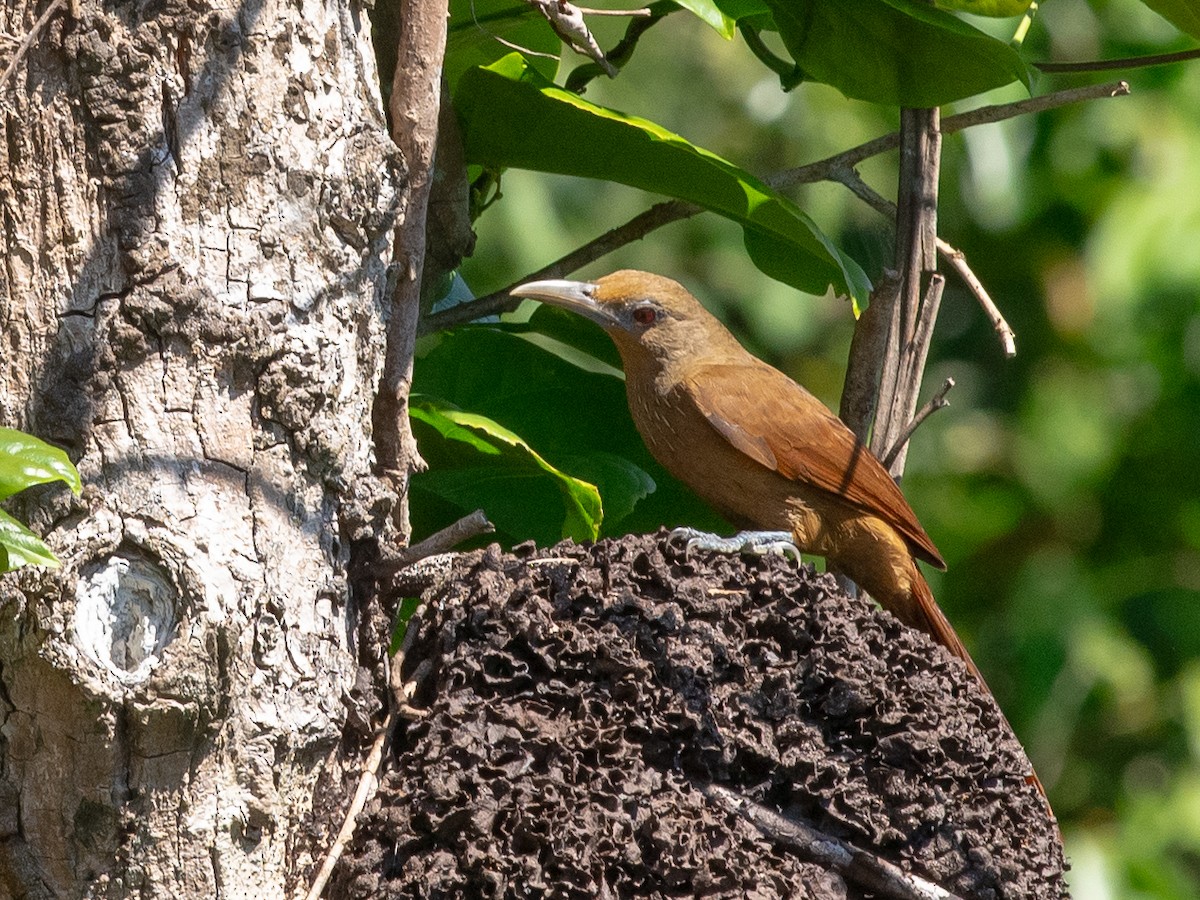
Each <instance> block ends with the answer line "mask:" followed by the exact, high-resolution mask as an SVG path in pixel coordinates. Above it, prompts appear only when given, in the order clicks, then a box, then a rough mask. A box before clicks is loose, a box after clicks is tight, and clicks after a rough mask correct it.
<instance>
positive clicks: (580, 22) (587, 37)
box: [525, 0, 617, 78]
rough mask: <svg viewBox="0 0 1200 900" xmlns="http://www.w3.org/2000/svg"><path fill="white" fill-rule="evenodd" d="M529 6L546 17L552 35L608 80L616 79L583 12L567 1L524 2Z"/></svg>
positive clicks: (612, 68) (614, 68)
mask: <svg viewBox="0 0 1200 900" xmlns="http://www.w3.org/2000/svg"><path fill="white" fill-rule="evenodd" d="M525 2H527V3H528V4H529V5H530V6H532V7H534V8H535V9H536V10H537V11H538V12H540V13H541V14H542V15H543V16H545V17H546V21H547V22H549V23H550V27H551V28H553V29H554V33H555V34H557V35H558V36H559V38H560V39H561V40H562V42H563V43H564V44H566V45H567V46H568V47H570V48H571V49H572V50H574V51H575V52H576V53H578V54H579V55H580V56H586V57H588V58H589V59H591V60H592V61H593V62H594V63H595V64H596V65H598V66H599V67H600V68H601V69H603V70H604V74H605V75H607V76H608V77H609V78H616V77H617V69H616V66H614V65H613V64H612V63H610V62H609V61H608V59H607V58H606V57H605V56H604V51H603V50H601V49H600V45H599V44H598V43H596V38H595V37H593V36H592V32H591V29H589V28H588V26H587V22H586V21H585V20H584V18H583V10H581V9H580V8H579V7H578V6H576V5H575V4H573V3H571V2H569V0H525Z"/></svg>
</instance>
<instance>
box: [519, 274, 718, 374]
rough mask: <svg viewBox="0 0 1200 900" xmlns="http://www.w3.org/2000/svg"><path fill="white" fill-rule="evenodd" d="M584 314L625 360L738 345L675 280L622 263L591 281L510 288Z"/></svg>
mask: <svg viewBox="0 0 1200 900" xmlns="http://www.w3.org/2000/svg"><path fill="white" fill-rule="evenodd" d="M512 295H513V296H514V297H529V298H531V299H534V300H541V301H542V302H543V303H549V304H552V305H553V306H560V307H562V308H563V309H569V310H571V311H572V312H576V313H579V314H580V315H582V316H586V317H587V318H589V319H591V320H592V321H593V322H596V323H597V324H598V325H600V326H601V327H602V328H603V329H604V330H605V331H607V332H608V333H609V335H611V336H612V339H613V341H614V342H615V343H616V345H617V349H618V350H620V351H621V357H622V359H624V360H625V364H626V368H628V367H629V365H630V363H631V362H634V361H637V362H640V363H643V364H644V363H647V362H650V361H651V360H653V361H655V362H657V363H658V364H659V365H667V364H668V363H670V362H672V361H679V360H686V359H691V358H695V357H696V356H699V355H702V354H703V355H707V356H711V355H713V354H720V353H722V352H724V351H729V352H735V351H734V348H736V351H737V352H741V347H740V345H738V343H737V341H736V340H735V339H734V337H733V335H731V334H730V333H729V332H728V331H726V330H725V327H724V326H723V325H721V323H720V322H718V321H717V319H716V317H715V316H713V315H712V313H710V312H709V311H708V310H706V309H705V308H704V307H703V306H701V305H700V301H699V300H697V299H696V298H695V297H693V296H692V295H691V294H690V293H688V291H687V289H686V288H684V286H683V285H681V284H680V283H679V282H677V281H672V280H671V279H670V278H663V277H662V276H661V275H652V274H650V273H649V272H638V271H635V270H633V269H624V270H622V271H620V272H613V273H612V274H611V275H605V276H604V277H603V278H599V279H597V280H596V281H563V280H558V279H555V280H553V281H531V282H529V283H528V284H523V285H521V286H520V287H518V288H515V289H514V290H513V291H512Z"/></svg>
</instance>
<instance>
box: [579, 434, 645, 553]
mask: <svg viewBox="0 0 1200 900" xmlns="http://www.w3.org/2000/svg"><path fill="white" fill-rule="evenodd" d="M563 468H565V469H568V470H569V471H570V472H571V473H572V474H573V475H575V476H576V477H578V478H583V479H585V480H587V481H589V482H591V483H592V484H594V485H596V487H597V488H599V490H600V496H601V498H602V499H603V500H604V526H605V529H607V530H609V532H610V533H611V529H612V526H614V525H616V524H617V523H619V522H620V521H621V520H622V519H625V518H627V517H628V516H629V515H630V513H632V512H633V510H634V508H635V507H636V506H637V505H638V503H640V502H641V501H642V500H644V499H646V498H647V497H649V496H650V495H651V494H653V493H654V490H655V488H656V487H657V485H656V484H655V483H654V479H653V478H651V477H650V475H649V473H647V472H646V470H645V469H643V468H641V467H639V466H637V465H634V463H633V462H632V461H631V460H628V459H626V458H625V457H624V456H618V455H617V454H615V453H599V452H597V453H587V454H582V455H580V456H566V457H563Z"/></svg>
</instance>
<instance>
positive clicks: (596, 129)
mask: <svg viewBox="0 0 1200 900" xmlns="http://www.w3.org/2000/svg"><path fill="white" fill-rule="evenodd" d="M455 106H456V107H457V109H458V113H459V115H460V116H461V118H462V124H463V143H464V148H465V151H466V156H467V161H468V162H471V163H476V164H479V165H483V166H486V167H491V168H504V167H510V166H511V167H516V168H522V169H533V170H535V171H539V172H556V173H558V174H561V175H577V176H580V177H585V178H598V179H603V180H607V181H615V182H619V183H621V184H627V185H630V186H632V187H637V188H642V189H643V190H647V191H653V192H655V193H659V194H666V195H668V196H671V197H677V198H679V199H682V200H687V201H690V202H692V203H696V204H698V205H700V206H702V207H704V208H705V209H709V210H711V211H713V212H716V213H720V214H721V215H723V216H726V217H727V218H730V219H733V220H734V221H736V222H739V223H740V224H741V225H742V226H743V228H744V229H745V230H746V232H747V234H750V233H753V235H754V236H753V237H752V238H749V239H748V240H747V249H748V250H749V251H750V253H751V257H752V258H753V259H754V262H755V264H756V265H760V267H762V268H763V271H766V272H768V274H775V273H782V274H786V275H787V276H788V279H789V281H788V283H790V284H792V285H793V286H795V287H798V288H800V289H801V290H805V291H809V292H810V293H816V294H821V293H824V292H825V290H826V289H827V288H828V287H829V286H830V285H833V286H834V288H835V289H836V290H838V291H839V292H842V293H846V294H849V295H850V296H852V297H853V298H854V299H855V300H856V301H858V302H859V303H863V302H865V301H866V298H867V294H868V293H869V291H870V283H869V281H868V280H867V277H866V275H865V274H864V273H863V271H862V269H860V268H859V266H858V264H857V263H855V262H854V261H853V260H852V259H850V258H849V257H847V256H844V255H843V254H841V253H840V252H839V251H838V250H837V249H836V248H835V247H834V246H833V244H832V243H831V242H830V241H829V239H828V238H826V237H825V235H824V234H822V233H821V231H820V229H818V228H817V226H816V225H815V224H814V223H813V222H812V220H811V219H809V218H808V216H806V215H805V214H804V213H803V212H802V211H801V210H800V208H799V207H797V206H796V205H795V204H794V203H792V202H791V201H790V200H788V199H787V198H786V197H783V196H782V195H780V194H778V193H776V192H775V191H773V190H772V189H771V188H769V187H767V186H766V185H765V184H763V183H762V182H761V181H759V180H758V179H757V178H755V177H754V176H752V175H750V174H749V173H747V172H745V171H743V170H742V169H739V168H738V167H737V166H735V165H733V164H732V163H730V162H727V161H726V160H724V159H721V158H720V157H719V156H716V155H715V154H713V153H710V152H708V151H707V150H704V149H702V148H700V147H697V146H695V145H694V144H691V143H689V142H688V141H686V140H685V139H684V138H682V137H680V136H679V135H677V134H673V133H671V132H669V131H667V130H666V129H664V128H661V127H660V126H658V125H655V124H654V123H653V122H648V121H646V120H645V119H639V118H637V117H635V116H627V115H624V114H623V113H619V112H616V111H614V110H611V109H606V108H604V107H601V106H596V105H594V104H592V103H588V102H587V101H586V100H584V99H582V98H581V97H578V96H576V95H574V94H571V93H569V92H567V91H563V90H561V89H560V88H557V87H555V86H554V85H553V84H552V83H550V82H549V81H547V80H546V79H545V78H543V77H542V76H541V75H539V74H538V73H537V72H536V71H534V70H533V69H531V68H530V67H529V65H528V64H527V63H526V62H525V61H524V60H523V59H522V58H521V56H520V55H519V54H516V53H514V54H510V55H509V56H506V57H505V58H504V59H502V60H499V61H498V62H496V63H494V64H493V65H490V66H488V67H486V68H480V69H472V70H471V71H469V72H467V73H466V74H465V75H464V76H463V77H462V80H461V81H460V82H459V86H458V92H457V94H456V95H455ZM764 247H769V248H770V252H769V253H767V254H766V257H765V258H764V256H763V248H764ZM781 247H786V248H787V253H788V254H789V255H790V256H791V257H792V261H791V263H790V264H789V265H787V266H781V265H779V264H778V259H777V257H778V253H779V251H780V249H781Z"/></svg>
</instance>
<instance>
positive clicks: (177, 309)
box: [0, 0, 405, 900]
mask: <svg viewBox="0 0 1200 900" xmlns="http://www.w3.org/2000/svg"><path fill="white" fill-rule="evenodd" d="M46 7H47V4H46V3H45V0H41V2H38V0H10V2H9V3H7V4H6V5H5V7H4V8H3V9H2V10H0V30H2V31H4V32H8V33H10V34H16V35H22V34H25V33H27V32H28V31H29V29H30V28H31V26H32V24H33V23H34V21H35V20H36V19H37V18H38V16H39V15H40V14H41V13H43V12H44V11H45V9H46ZM368 32H369V25H368V23H367V20H366V17H365V13H364V10H363V9H362V8H361V7H360V6H359V5H358V4H357V3H355V2H351V3H348V4H341V3H322V2H318V0H299V2H294V3H282V2H278V0H245V2H244V3H242V4H241V5H239V6H234V7H229V6H225V5H221V4H215V3H209V2H208V0H193V2H187V3H185V2H181V0H163V2H157V3H151V2H138V0H115V2H109V3H100V2H97V0H77V2H75V3H73V4H72V5H70V6H67V5H66V4H64V5H62V6H61V8H60V11H59V13H58V14H57V15H55V16H53V17H52V18H51V19H50V21H49V24H48V26H47V27H46V28H45V29H44V30H43V31H42V33H40V34H39V35H37V36H36V37H35V39H34V41H33V42H32V44H31V45H30V50H29V52H28V54H27V55H26V56H25V58H24V60H22V62H21V64H20V65H19V66H18V67H17V69H16V70H15V71H14V73H13V76H12V77H11V78H10V79H9V81H8V82H7V83H5V84H4V85H3V87H2V88H0V108H2V112H0V133H2V136H0V221H2V230H0V241H2V242H3V251H4V259H5V263H4V266H3V268H2V269H0V335H2V336H3V340H2V342H0V424H4V425H7V426H12V427H17V428H22V429H24V430H27V431H30V432H32V433H35V434H37V435H38V436H40V437H42V438H44V439H46V440H49V441H51V442H53V443H56V444H58V445H60V446H63V447H65V448H67V449H68V451H69V452H70V454H71V456H72V458H73V459H74V460H75V461H76V463H77V465H78V466H79V469H80V472H81V474H82V476H83V481H84V484H85V491H84V495H83V498H82V499H81V500H75V499H73V498H70V497H69V496H66V492H65V491H62V490H61V489H56V490H54V491H51V490H48V489H47V490H41V491H38V492H33V493H35V496H34V497H32V499H31V500H28V501H25V502H24V505H23V506H22V508H21V509H20V510H19V512H21V513H22V514H24V515H26V516H27V517H28V518H29V520H30V521H31V524H32V526H33V527H34V529H35V530H37V531H38V532H39V533H41V534H43V535H45V536H46V539H47V542H48V543H49V544H50V545H51V547H52V549H54V550H55V552H56V553H58V555H59V556H60V558H61V559H62V561H63V567H62V569H61V570H58V571H54V572H47V571H25V572H21V573H17V574H13V575H8V576H4V577H3V578H2V579H0V897H3V896H12V897H85V896H86V897H112V898H117V897H120V898H126V897H135V896H137V897H172V898H178V900H187V898H193V897H196V898H198V897H204V898H211V897H227V896H235V897H255V898H270V897H284V896H295V895H296V894H298V893H302V891H303V882H304V881H305V879H306V878H307V876H308V869H309V867H311V865H312V863H313V860H314V857H315V855H316V854H319V853H320V852H322V851H323V849H324V847H323V845H322V842H323V835H324V833H325V832H327V831H329V830H332V831H333V832H336V829H337V827H338V825H339V824H340V823H339V822H337V821H324V820H323V819H321V818H319V817H318V818H317V819H316V820H313V821H309V820H308V817H309V816H310V815H311V812H312V809H313V805H314V792H315V791H316V786H317V784H318V781H319V780H320V782H321V783H322V784H326V785H328V784H334V785H337V784H340V781H341V777H342V775H343V772H342V769H341V764H340V763H339V761H338V760H339V754H338V753H337V752H336V750H337V747H338V744H339V741H340V740H341V739H342V737H343V733H344V729H345V722H346V719H347V698H348V697H349V696H350V694H351V689H352V687H353V685H354V681H355V676H356V673H357V671H358V658H357V655H358V653H359V650H358V648H357V647H356V635H355V615H356V608H355V602H354V599H355V598H354V597H353V596H352V592H351V589H350V587H349V585H348V582H347V579H346V577H345V574H344V573H345V572H346V569H347V563H348V561H349V557H350V553H351V551H350V544H351V541H350V537H351V536H352V535H353V532H354V530H355V528H356V521H357V522H358V523H359V524H361V521H362V518H361V515H362V514H361V512H360V511H361V509H362V508H363V504H362V502H360V500H359V498H358V497H357V496H356V491H358V489H359V487H360V486H362V485H368V484H372V483H373V482H372V480H371V477H370V472H371V465H372V449H371V435H370V429H371V425H370V422H371V419H370V410H371V402H372V398H373V394H374V390H375V387H376V385H377V383H378V380H379V375H380V371H381V366H382V358H383V340H382V334H383V329H384V324H383V320H384V313H385V305H386V303H385V301H386V297H385V294H386V286H385V282H386V274H387V272H386V267H387V262H388V249H387V246H388V243H389V238H390V235H391V232H392V228H393V227H394V225H395V222H396V220H397V217H398V216H400V215H402V214H403V208H404V203H405V194H404V190H403V183H402V182H403V178H404V175H403V162H402V161H401V160H400V158H399V154H398V153H397V152H396V150H395V147H394V145H393V144H392V143H391V141H390V140H389V138H388V136H387V129H386V125H385V123H384V119H383V116H382V111H381V103H380V98H379V96H378V79H377V76H376V72H375V63H374V59H373V56H372V55H371V48H370V41H369V34H368ZM6 61H7V57H6V58H5V59H3V60H0V62H6ZM2 67H3V66H2V65H0V68H2ZM356 517H358V518H357V520H356ZM373 652H374V653H379V652H382V651H379V650H374V651H373V650H370V649H369V648H368V649H367V650H366V651H364V656H367V657H369V656H370V654H371V653H373Z"/></svg>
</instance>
